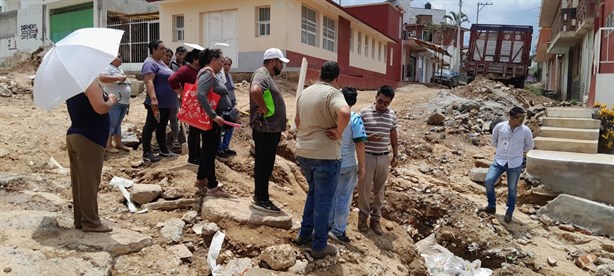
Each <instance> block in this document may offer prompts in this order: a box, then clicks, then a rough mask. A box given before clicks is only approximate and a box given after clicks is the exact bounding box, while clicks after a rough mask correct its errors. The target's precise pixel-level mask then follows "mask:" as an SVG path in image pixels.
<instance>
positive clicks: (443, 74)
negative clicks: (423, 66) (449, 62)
mask: <svg viewBox="0 0 614 276" xmlns="http://www.w3.org/2000/svg"><path fill="white" fill-rule="evenodd" d="M459 79H460V74H459V73H458V72H456V71H454V70H450V69H441V70H437V71H436V72H435V74H434V75H433V77H432V78H431V82H432V83H439V84H443V85H445V86H447V87H450V88H453V87H457V86H458V80H459Z"/></svg>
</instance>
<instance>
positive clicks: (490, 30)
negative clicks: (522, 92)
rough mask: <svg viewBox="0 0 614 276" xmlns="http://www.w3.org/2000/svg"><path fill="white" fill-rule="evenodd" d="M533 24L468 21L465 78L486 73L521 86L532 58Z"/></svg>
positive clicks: (501, 80)
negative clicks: (530, 56)
mask: <svg viewBox="0 0 614 276" xmlns="http://www.w3.org/2000/svg"><path fill="white" fill-rule="evenodd" d="M532 38H533V27H532V26H519V25H491V24H473V25H471V40H470V41H469V51H468V52H467V56H466V60H465V62H464V67H465V72H466V73H467V79H468V81H469V82H470V81H472V80H473V79H475V77H476V76H487V77H489V78H492V79H494V80H497V81H500V82H503V83H505V84H507V85H510V84H512V85H514V86H515V87H519V88H522V87H524V81H525V79H526V78H527V75H528V74H529V65H530V63H531V60H530V58H529V55H530V53H531V40H532Z"/></svg>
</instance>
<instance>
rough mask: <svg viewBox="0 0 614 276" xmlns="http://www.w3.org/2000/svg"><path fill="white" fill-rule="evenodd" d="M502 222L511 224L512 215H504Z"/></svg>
mask: <svg viewBox="0 0 614 276" xmlns="http://www.w3.org/2000/svg"><path fill="white" fill-rule="evenodd" d="M503 221H505V222H507V223H510V222H512V214H505V217H504V218H503Z"/></svg>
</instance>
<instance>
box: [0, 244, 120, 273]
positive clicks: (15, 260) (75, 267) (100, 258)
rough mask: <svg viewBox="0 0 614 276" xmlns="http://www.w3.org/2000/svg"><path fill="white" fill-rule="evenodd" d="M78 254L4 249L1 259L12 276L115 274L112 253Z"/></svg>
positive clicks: (19, 248)
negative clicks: (112, 272)
mask: <svg viewBox="0 0 614 276" xmlns="http://www.w3.org/2000/svg"><path fill="white" fill-rule="evenodd" d="M45 253H48V255H47V254H45ZM74 253H75V252H74V251H72V253H71V251H69V250H62V251H55V250H52V251H49V252H43V251H42V250H38V249H30V248H23V247H17V246H15V247H14V248H12V247H10V248H9V247H0V256H2V260H1V261H0V263H2V265H3V266H5V267H4V269H3V272H4V273H7V274H8V275H110V274H111V271H112V266H113V265H112V262H113V259H112V258H111V256H110V255H109V253H107V252H79V254H76V255H75V254H74ZM85 272H87V273H85ZM9 273H10V274H9ZM0 274H3V273H0ZM3 275H4V274H3Z"/></svg>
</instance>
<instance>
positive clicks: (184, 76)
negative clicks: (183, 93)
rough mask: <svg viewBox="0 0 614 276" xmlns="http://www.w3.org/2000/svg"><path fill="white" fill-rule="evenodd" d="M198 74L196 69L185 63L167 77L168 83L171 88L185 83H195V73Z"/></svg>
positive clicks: (180, 86) (179, 86)
mask: <svg viewBox="0 0 614 276" xmlns="http://www.w3.org/2000/svg"><path fill="white" fill-rule="evenodd" d="M197 74H198V69H196V68H194V67H192V66H190V65H188V64H186V65H184V66H181V68H179V70H177V72H175V73H173V74H172V75H171V76H170V77H169V78H168V83H169V84H170V85H171V88H173V90H174V89H177V88H182V87H183V85H184V84H185V83H192V84H193V83H196V75H197Z"/></svg>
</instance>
